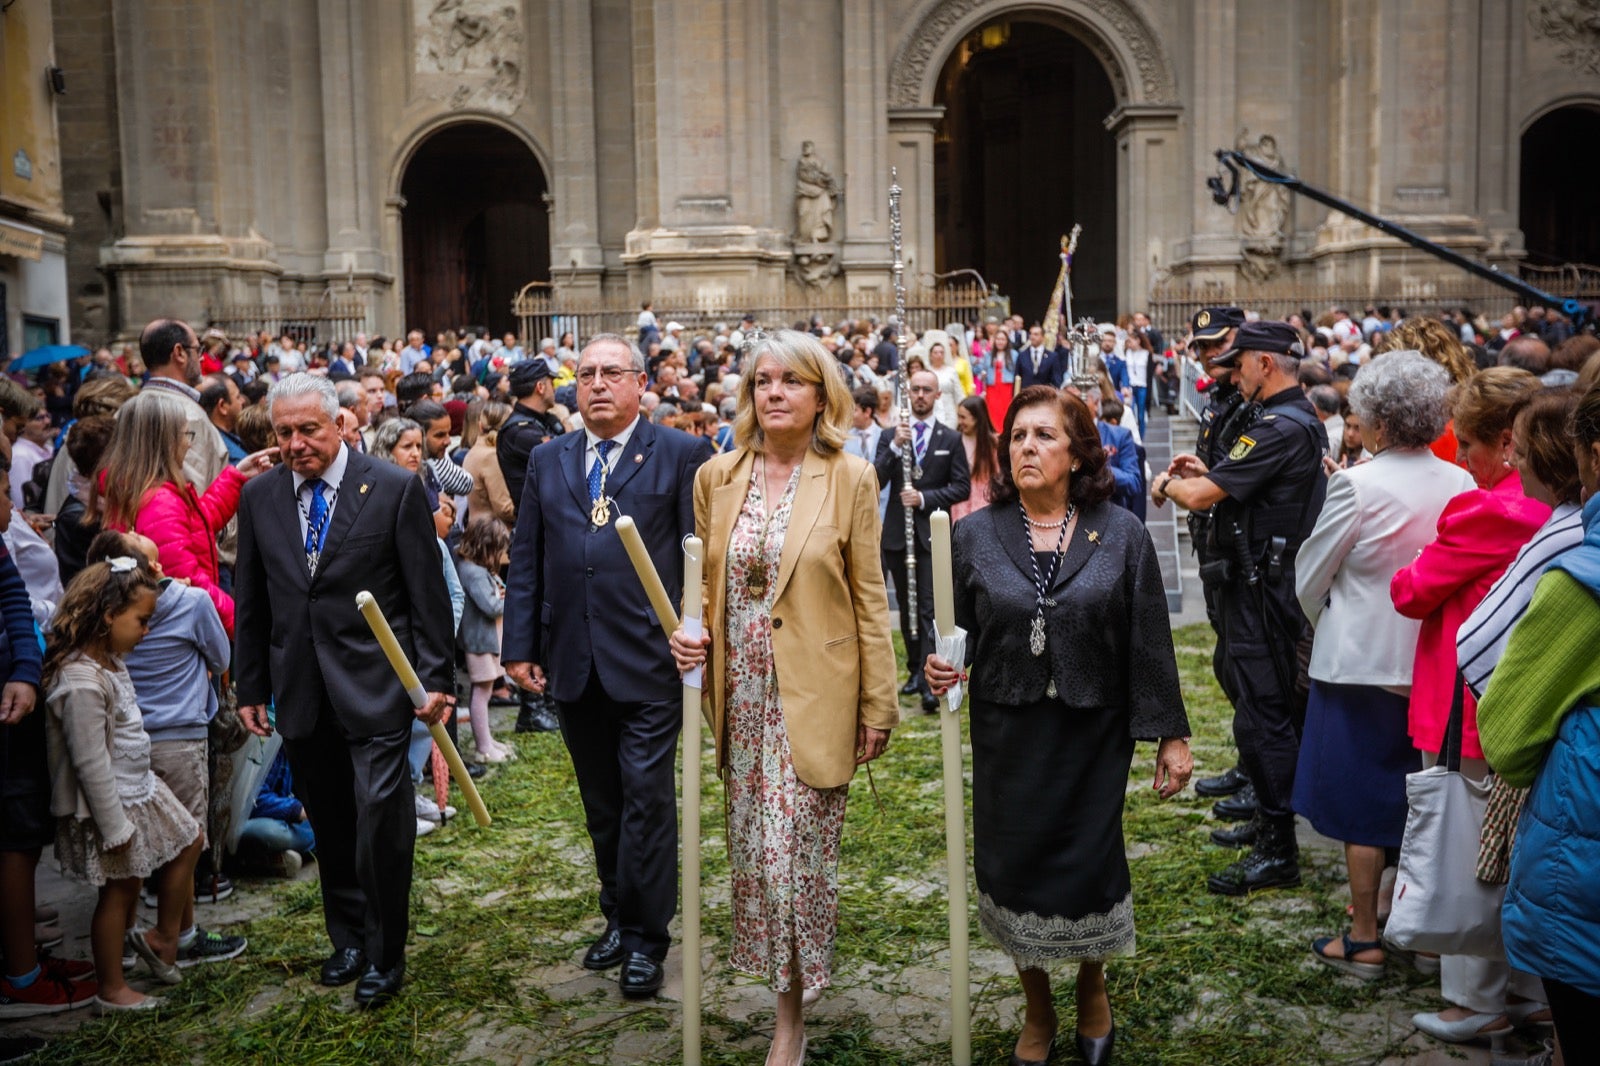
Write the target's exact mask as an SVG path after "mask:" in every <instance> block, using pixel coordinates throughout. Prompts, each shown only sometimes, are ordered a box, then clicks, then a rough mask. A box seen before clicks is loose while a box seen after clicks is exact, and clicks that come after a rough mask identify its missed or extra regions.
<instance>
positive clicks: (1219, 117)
mask: <svg viewBox="0 0 1600 1066" xmlns="http://www.w3.org/2000/svg"><path fill="white" fill-rule="evenodd" d="M1189 17H1190V19H1191V24H1192V27H1193V35H1192V40H1193V57H1194V75H1193V76H1194V90H1193V101H1194V105H1193V110H1192V112H1191V114H1192V115H1193V124H1192V125H1191V127H1190V128H1191V130H1192V131H1193V132H1192V133H1191V135H1190V136H1191V137H1192V140H1191V141H1190V146H1189V147H1190V154H1189V159H1190V167H1189V172H1190V174H1191V176H1192V178H1193V180H1192V185H1191V188H1190V189H1189V195H1188V201H1189V205H1190V207H1189V216H1190V223H1191V227H1192V229H1191V232H1192V234H1193V236H1192V237H1191V238H1190V240H1189V242H1188V246H1187V247H1186V248H1183V249H1181V253H1182V257H1183V259H1184V261H1185V263H1186V265H1187V266H1188V267H1189V268H1190V271H1191V273H1193V274H1195V275H1197V276H1199V277H1203V278H1220V279H1222V280H1225V281H1228V282H1232V281H1233V279H1234V273H1235V271H1236V268H1237V266H1238V262H1239V238H1238V236H1237V235H1236V234H1235V232H1234V225H1233V218H1232V216H1230V215H1229V214H1228V213H1227V212H1226V211H1223V210H1221V209H1220V208H1218V207H1217V206H1216V205H1215V204H1213V203H1212V202H1211V193H1210V192H1209V191H1208V190H1207V189H1206V187H1205V183H1204V182H1203V181H1201V180H1199V179H1200V178H1201V177H1203V176H1204V175H1207V174H1210V173H1211V172H1212V171H1213V170H1215V169H1216V159H1215V156H1214V153H1215V152H1216V150H1217V149H1218V148H1231V147H1233V142H1234V138H1235V137H1236V136H1237V134H1238V129H1237V125H1238V78H1237V73H1236V72H1237V69H1238V67H1237V65H1238V63H1239V62H1240V58H1239V56H1238V54H1237V51H1238V49H1237V37H1238V11H1237V0H1195V3H1194V4H1193V5H1192V8H1191V11H1190V16H1189ZM1128 247H1129V248H1131V247H1132V245H1128ZM1141 254H1142V253H1141ZM1125 295H1127V296H1130V297H1131V296H1132V295H1133V294H1132V293H1125Z"/></svg>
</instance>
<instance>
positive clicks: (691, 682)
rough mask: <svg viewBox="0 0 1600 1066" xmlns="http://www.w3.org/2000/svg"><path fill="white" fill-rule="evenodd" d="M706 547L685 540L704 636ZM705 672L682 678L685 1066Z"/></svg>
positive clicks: (696, 1002) (687, 577) (697, 996)
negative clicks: (701, 713)
mask: <svg viewBox="0 0 1600 1066" xmlns="http://www.w3.org/2000/svg"><path fill="white" fill-rule="evenodd" d="M704 548H705V546H704V545H703V544H702V543H701V541H700V538H699V537H685V538H684V541H683V630H684V632H685V633H687V634H688V635H689V636H691V637H697V636H699V635H700V633H701V618H700V609H701V603H700V601H701V596H700V591H701V590H700V577H701V565H702V559H703V558H704ZM702 674H703V670H701V669H696V670H691V671H690V672H689V673H687V674H685V675H684V678H683V1062H684V1066H700V1009H701V972H700V969H701V967H700V698H701V686H702V684H703V678H702Z"/></svg>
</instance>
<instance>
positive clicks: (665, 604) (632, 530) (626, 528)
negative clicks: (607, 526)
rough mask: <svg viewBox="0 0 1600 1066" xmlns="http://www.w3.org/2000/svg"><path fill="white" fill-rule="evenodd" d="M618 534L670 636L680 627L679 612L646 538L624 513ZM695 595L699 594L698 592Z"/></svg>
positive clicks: (657, 615) (651, 603) (658, 616)
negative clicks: (645, 543)
mask: <svg viewBox="0 0 1600 1066" xmlns="http://www.w3.org/2000/svg"><path fill="white" fill-rule="evenodd" d="M617 536H619V537H621V538H622V546H623V547H624V548H626V549H627V550H628V558H629V559H630V560H632V561H633V572H634V573H636V574H638V575H639V583H640V584H642V585H643V586H644V594H645V595H646V596H648V597H649V599H650V606H651V607H654V608H655V610H656V618H657V619H658V620H659V621H660V622H661V628H662V629H663V630H665V631H666V634H667V636H668V637H671V636H672V631H673V630H675V629H677V628H678V612H677V611H675V610H673V608H672V600H671V599H669V598H668V597H667V590H666V587H665V586H664V585H662V584H661V578H660V576H659V575H658V574H657V573H656V564H655V563H653V562H652V561H651V560H650V553H649V552H648V551H646V550H645V546H644V538H643V537H641V536H639V527H638V526H636V525H634V524H633V519H632V518H631V517H630V516H628V515H623V516H622V517H621V518H619V519H617ZM695 595H697V596H698V595H699V593H698V592H696V593H695Z"/></svg>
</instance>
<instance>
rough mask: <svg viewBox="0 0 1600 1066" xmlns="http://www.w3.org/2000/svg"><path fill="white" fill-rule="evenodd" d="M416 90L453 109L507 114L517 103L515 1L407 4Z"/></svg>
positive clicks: (518, 17)
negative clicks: (410, 5) (476, 108)
mask: <svg viewBox="0 0 1600 1066" xmlns="http://www.w3.org/2000/svg"><path fill="white" fill-rule="evenodd" d="M412 15H413V22H412V29H413V34H414V37H415V40H416V58H415V69H416V74H417V79H416V80H417V87H418V89H419V90H420V91H421V92H422V93H423V95H425V96H427V97H429V98H430V99H434V100H446V101H448V102H449V105H450V106H451V107H452V108H464V107H481V108H485V109H488V110H491V111H499V112H502V113H509V112H511V111H513V110H515V109H516V107H517V105H518V104H519V103H520V102H521V101H522V95H523V83H522V51H523V32H522V9H521V4H520V0H516V2H512V0H412Z"/></svg>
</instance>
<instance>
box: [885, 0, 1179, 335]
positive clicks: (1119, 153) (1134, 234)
mask: <svg viewBox="0 0 1600 1066" xmlns="http://www.w3.org/2000/svg"><path fill="white" fill-rule="evenodd" d="M1007 21H1009V22H1014V23H1032V24H1042V25H1043V26H1045V27H1049V28H1050V29H1052V30H1055V31H1061V32H1064V33H1065V34H1066V35H1067V36H1068V37H1070V38H1071V39H1072V41H1073V42H1074V46H1075V47H1076V48H1078V50H1079V51H1080V52H1083V53H1085V54H1086V55H1087V56H1090V57H1092V59H1093V63H1089V64H1085V63H1079V64H1078V66H1079V68H1080V69H1083V68H1085V67H1087V66H1093V65H1096V64H1097V65H1098V66H1099V68H1100V70H1101V71H1102V72H1103V75H1104V81H1105V82H1106V83H1108V84H1109V89H1110V94H1109V99H1107V98H1106V97H1104V96H1101V97H1100V98H1099V99H1100V103H1101V105H1103V106H1104V107H1105V113H1103V114H1096V115H1094V116H1092V119H1089V120H1088V121H1091V122H1098V123H1101V124H1103V126H1104V128H1105V129H1106V130H1109V131H1110V134H1111V136H1110V137H1109V138H1107V139H1105V140H1104V141H1102V142H1100V143H1098V144H1097V145H1096V150H1098V151H1101V152H1105V153H1107V154H1109V155H1112V156H1114V163H1108V165H1109V166H1114V178H1113V179H1112V181H1111V183H1110V184H1111V185H1112V186H1113V187H1114V205H1113V206H1112V207H1111V210H1113V211H1114V212H1115V214H1114V217H1112V218H1110V219H1102V220H1100V221H1101V225H1100V226H1099V229H1100V231H1101V233H1102V234H1109V235H1110V242H1108V244H1109V243H1111V242H1114V243H1115V246H1116V249H1117V252H1116V255H1115V259H1116V264H1115V267H1114V268H1112V269H1113V270H1114V273H1115V284H1114V291H1110V292H1108V293H1107V294H1106V296H1105V298H1103V299H1102V300H1101V301H1100V304H1101V305H1103V306H1097V307H1096V308H1095V310H1096V311H1098V312H1100V313H1109V312H1111V311H1113V310H1116V311H1121V310H1128V309H1130V308H1133V307H1136V306H1142V304H1143V302H1144V301H1145V300H1146V299H1147V297H1148V291H1149V281H1150V277H1151V273H1152V270H1153V267H1154V262H1153V254H1152V249H1154V248H1155V247H1157V246H1159V245H1160V243H1161V241H1162V239H1163V234H1166V233H1170V232H1171V231H1172V226H1171V225H1169V224H1168V223H1172V222H1174V221H1175V220H1173V219H1171V218H1169V217H1167V216H1169V215H1170V214H1171V213H1172V211H1173V210H1174V207H1173V205H1175V204H1178V203H1180V202H1181V200H1180V199H1179V198H1176V197H1174V196H1170V195H1165V194H1164V192H1163V190H1165V192H1175V191H1176V190H1175V189H1173V188H1171V186H1173V184H1174V183H1175V182H1177V181H1178V180H1179V177H1178V176H1179V175H1180V174H1181V167H1182V162H1181V161H1182V155H1181V146H1180V142H1179V138H1178V129H1177V118H1178V115H1179V113H1180V112H1181V110H1182V107H1181V105H1180V104H1179V103H1178V80H1177V74H1176V71H1175V69H1174V67H1173V64H1172V62H1171V60H1170V58H1169V57H1168V54H1167V49H1166V48H1165V47H1164V46H1163V44H1162V43H1161V40H1160V37H1159V36H1158V34H1157V33H1156V31H1155V29H1154V28H1153V27H1152V26H1151V25H1150V24H1149V23H1148V22H1147V21H1146V20H1145V18H1144V16H1143V15H1142V14H1141V13H1140V12H1139V10H1138V9H1137V8H1136V7H1135V6H1134V5H1133V4H1131V3H1129V2H1127V0H1017V2H1010V0H926V2H924V3H923V4H922V5H921V6H920V8H919V9H918V10H916V11H915V12H913V14H912V15H911V17H909V18H908V19H907V20H906V23H907V25H909V26H910V27H912V28H911V29H910V31H909V33H908V34H907V36H906V37H905V38H904V39H903V40H902V41H901V43H900V44H899V46H898V47H897V48H896V49H895V54H894V60H893V62H892V63H891V65H890V68H889V86H888V97H889V128H890V135H891V153H892V157H893V161H894V162H895V163H896V164H897V165H898V166H900V167H901V169H902V173H903V174H904V173H906V172H907V171H910V172H911V174H912V180H911V181H910V182H907V183H906V184H907V186H908V196H907V200H906V210H907V213H908V215H910V216H911V220H910V224H909V226H908V232H909V233H910V234H912V237H911V243H912V245H913V247H911V248H908V253H909V255H910V256H912V257H913V258H914V259H915V260H916V261H917V262H919V263H928V262H938V265H939V269H940V270H949V269H956V268H961V267H966V266H971V265H972V264H971V263H962V262H956V261H955V260H954V259H950V260H948V261H941V260H940V258H939V257H938V256H937V255H936V252H935V244H936V243H937V241H936V236H935V235H936V234H937V233H938V232H939V230H938V223H937V221H936V218H937V208H936V204H937V203H938V202H940V201H941V200H942V199H945V198H946V197H947V190H946V189H944V188H943V187H941V186H940V183H939V180H938V179H936V177H935V170H936V166H935V162H934V160H935V158H936V154H937V150H938V147H939V146H938V145H937V144H936V141H937V140H938V138H939V136H940V133H941V122H942V121H943V120H944V118H945V110H944V106H943V101H941V100H940V99H939V97H940V93H941V79H942V78H944V76H945V74H946V68H947V66H948V64H949V63H950V61H951V59H952V57H953V56H955V55H956V54H957V52H958V50H961V49H962V48H963V43H964V42H965V41H967V40H968V38H969V37H970V36H971V35H973V34H975V33H977V32H978V31H980V30H982V29H983V28H984V27H985V26H992V25H994V24H997V23H1001V22H1007ZM1094 80H1095V79H1094V78H1092V77H1091V78H1090V79H1089V81H1091V82H1092V81H1094ZM1078 125H1079V126H1080V127H1084V126H1086V125H1087V122H1082V121H1080V122H1079V123H1078ZM1135 180H1136V181H1137V182H1138V186H1137V187H1132V183H1133V182H1134V181H1135ZM902 181H905V178H904V177H903V178H902ZM1083 221H1084V223H1085V225H1086V226H1089V225H1091V220H1089V219H1084V220H1083ZM1054 240H1055V236H1054V235H1053V234H1048V233H1042V235H1041V241H1042V243H1043V244H1044V245H1045V246H1046V247H1045V249H1044V250H1043V252H1042V253H1041V254H1042V256H1043V261H1044V262H1045V264H1046V265H1045V267H1044V270H1045V272H1046V273H1052V269H1053V268H1051V267H1050V266H1049V262H1050V261H1051V260H1052V259H1053V257H1054V248H1053V245H1054ZM1051 280H1052V281H1053V276H1052V279H1051ZM1008 295H1009V294H1008ZM1016 310H1017V311H1019V312H1020V313H1022V314H1024V315H1025V316H1029V317H1032V316H1037V315H1039V314H1041V313H1042V311H1043V308H1042V306H1041V307H1039V308H1034V307H1032V306H1020V305H1019V306H1018V307H1017V308H1016Z"/></svg>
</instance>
